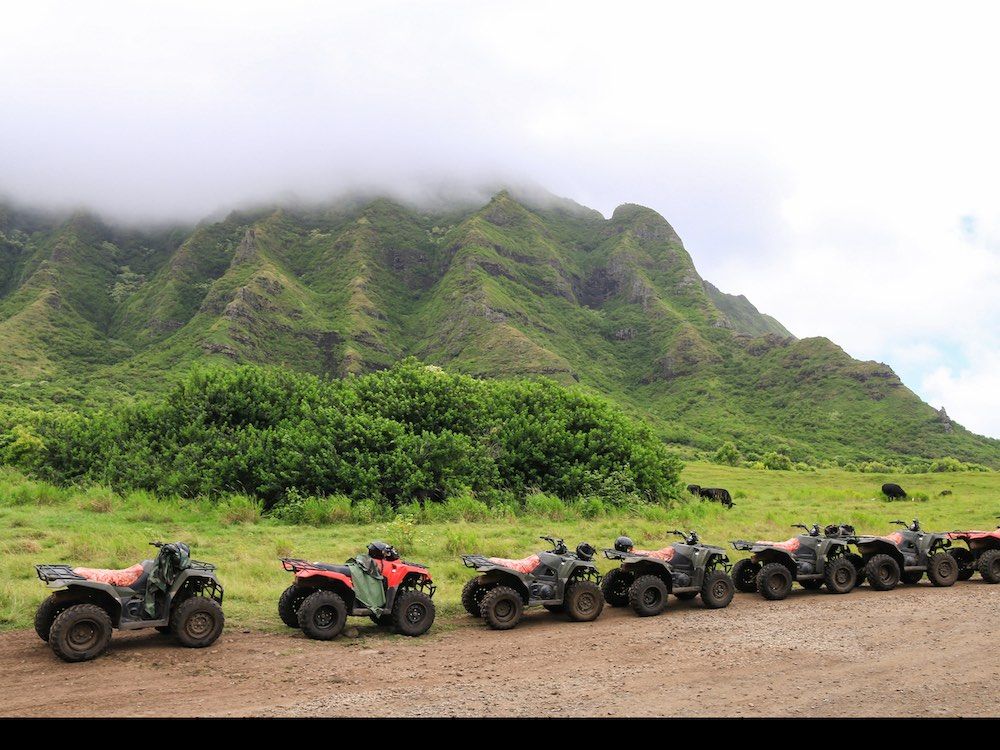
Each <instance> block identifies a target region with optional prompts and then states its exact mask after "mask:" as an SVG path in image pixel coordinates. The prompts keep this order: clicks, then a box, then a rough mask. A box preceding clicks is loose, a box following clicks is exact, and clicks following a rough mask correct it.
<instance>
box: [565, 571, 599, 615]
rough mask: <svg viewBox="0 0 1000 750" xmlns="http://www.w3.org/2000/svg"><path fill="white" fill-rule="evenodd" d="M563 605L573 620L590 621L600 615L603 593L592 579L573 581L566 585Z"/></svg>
mask: <svg viewBox="0 0 1000 750" xmlns="http://www.w3.org/2000/svg"><path fill="white" fill-rule="evenodd" d="M563 607H564V608H565V609H566V614H567V615H568V616H569V619H571V620H573V622H590V621H592V620H596V619H597V618H598V617H600V615H601V611H602V610H603V609H604V594H602V593H601V587H600V586H598V585H597V584H596V583H594V582H593V581H573V582H572V583H571V584H569V585H568V586H567V587H566V597H565V599H564V600H563Z"/></svg>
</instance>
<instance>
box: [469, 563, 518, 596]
mask: <svg viewBox="0 0 1000 750" xmlns="http://www.w3.org/2000/svg"><path fill="white" fill-rule="evenodd" d="M476 572H478V573H479V582H480V583H482V584H488V583H496V584H501V583H502V584H503V585H504V586H510V587H511V588H512V589H514V590H515V591H516V592H517V593H519V594H520V595H521V599H523V600H524V603H525V605H527V604H528V600H529V599H530V598H531V594H530V592H529V591H528V584H527V578H528V576H527V574H525V573H518V572H517V571H514V570H511V569H510V568H504V567H502V566H500V565H484V566H483V567H481V568H476Z"/></svg>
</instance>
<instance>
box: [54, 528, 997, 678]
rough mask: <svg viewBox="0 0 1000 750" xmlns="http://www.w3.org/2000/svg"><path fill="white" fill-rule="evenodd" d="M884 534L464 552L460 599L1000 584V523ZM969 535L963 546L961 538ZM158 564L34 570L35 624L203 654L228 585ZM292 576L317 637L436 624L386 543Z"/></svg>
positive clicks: (289, 562) (92, 646) (528, 601)
mask: <svg viewBox="0 0 1000 750" xmlns="http://www.w3.org/2000/svg"><path fill="white" fill-rule="evenodd" d="M893 523H896V524H899V525H901V526H902V527H903V528H902V529H901V530H900V531H897V532H894V533H892V534H889V535H887V536H865V535H860V534H857V533H856V532H855V530H854V528H853V527H851V526H848V525H844V524H840V525H830V526H827V527H825V528H824V529H821V528H820V527H819V525H813V526H812V527H811V528H809V527H806V526H804V525H797V528H801V529H802V530H803V532H804V533H802V534H799V535H797V536H794V537H792V538H791V539H788V540H786V541H784V542H768V541H756V542H750V541H745V540H736V541H734V542H732V545H733V547H734V549H736V550H739V551H743V552H749V553H750V556H749V557H746V558H744V559H741V560H739V561H737V562H736V564H735V565H732V564H731V563H730V560H729V556H728V555H727V554H726V551H725V550H724V549H723V548H722V547H716V546H712V545H709V544H703V543H702V542H701V540H700V539H699V538H698V535H697V534H696V533H695V532H689V533H685V532H682V531H678V530H674V531H672V532H671V533H672V534H675V535H677V536H679V537H680V538H681V541H679V542H675V543H673V544H670V545H668V546H666V547H664V548H662V549H658V550H641V549H636V548H635V546H634V544H633V542H632V540H631V539H629V538H628V537H624V536H622V537H619V538H618V539H617V540H615V544H614V547H613V548H611V549H606V550H604V555H605V557H606V558H608V559H609V560H614V561H615V562H617V563H618V567H616V568H614V569H613V570H611V571H610V572H609V573H607V575H604V576H602V575H601V574H600V573H599V572H598V569H597V565H596V563H595V562H594V557H595V556H596V553H597V551H596V550H595V549H594V547H592V546H591V545H589V544H580V545H579V546H577V547H576V549H575V550H573V551H570V550H569V548H568V547H567V546H566V544H565V543H564V542H563V540H561V539H556V538H553V537H541V539H544V540H545V541H547V542H549V543H550V545H551V547H550V549H548V550H546V551H543V552H538V553H536V554H533V555H530V556H528V557H526V558H524V559H521V560H510V559H506V558H498V557H486V556H483V555H464V556H463V557H462V560H463V562H464V563H465V565H466V566H467V567H470V568H473V569H474V570H475V571H476V575H475V577H473V578H472V579H471V580H469V581H468V583H466V585H465V587H464V588H463V590H462V606H463V607H464V608H465V610H466V611H467V612H468V613H469V614H470V615H472V616H474V617H481V618H483V620H485V622H486V623H487V624H488V625H489V626H490V627H491V628H494V629H496V630H508V629H510V628H513V627H514V626H515V625H517V623H518V622H519V621H520V619H521V617H522V615H523V613H524V610H525V608H527V607H533V606H541V607H544V608H545V609H547V610H549V611H550V612H557V613H562V614H565V615H566V616H567V617H568V618H569V619H571V620H574V621H577V622H588V621H591V620H595V619H597V617H598V616H600V614H601V612H602V610H603V608H604V604H605V602H606V603H607V604H609V605H611V606H612V607H624V606H629V607H631V608H632V609H633V610H634V611H635V613H636V614H638V615H640V616H644V617H648V616H651V615H657V614H659V613H661V612H662V611H663V610H664V608H665V607H666V605H667V600H668V597H669V596H671V595H673V596H675V597H677V598H678V599H693V598H695V597H701V602H702V604H703V605H704V606H705V607H707V608H709V609H719V608H722V607H726V606H728V605H729V603H730V602H731V601H732V600H733V596H734V594H735V592H736V591H742V592H754V591H756V592H759V593H760V594H761V595H762V596H763V597H764V598H766V599H771V600H777V599H784V598H785V597H786V596H788V594H789V592H790V591H791V588H792V585H793V583H795V582H798V583H799V584H800V585H801V586H802V587H803V588H806V589H818V588H820V587H822V586H826V588H827V590H828V591H830V592H831V593H835V594H845V593H847V592H849V591H851V590H852V589H854V588H855V587H856V586H858V585H860V584H861V583H862V582H864V581H867V582H868V584H869V585H870V586H871V588H873V589H875V590H878V591H887V590H889V589H892V588H894V587H895V586H896V585H898V584H899V583H900V582H902V583H911V584H912V583H917V582H918V581H919V580H920V579H921V578H922V577H923V576H924V575H925V574H926V575H927V577H928V578H929V579H930V581H931V583H933V584H934V585H935V586H951V585H953V584H954V583H955V582H956V581H958V580H965V579H968V578H970V577H971V576H972V575H973V574H974V573H975V572H976V571H978V572H979V573H980V575H981V576H982V578H983V580H984V581H987V582H988V583H1000V527H997V529H996V530H994V531H953V532H925V531H924V530H923V529H921V527H920V523H919V521H917V520H916V519H914V520H913V522H912V523H910V524H907V523H905V522H903V521H894V522H893ZM959 541H960V542H964V544H965V546H964V547H960V546H955V545H954V544H953V542H959ZM152 544H154V545H155V546H156V547H157V548H158V549H159V553H158V554H157V557H156V559H154V560H145V561H143V562H141V563H137V564H136V565H133V566H132V567H131V568H125V569H124V570H103V569H93V568H81V567H76V568H74V567H70V566H68V565H37V566H35V567H36V570H37V572H38V577H39V578H40V579H41V580H42V581H44V582H45V583H46V584H47V585H48V586H49V587H50V588H52V589H55V591H54V593H53V594H52V595H51V596H49V598H48V599H46V600H45V601H44V602H42V604H41V605H40V606H39V608H38V611H37V613H36V615H35V630H36V632H37V633H38V635H39V637H40V638H41V639H42V640H45V641H48V643H49V644H50V646H51V647H52V649H53V651H55V653H56V654H57V655H58V656H60V657H61V658H62V659H64V660H66V661H84V660H87V659H92V658H94V657H95V656H98V655H99V654H101V653H103V652H104V651H105V650H106V649H107V647H108V645H109V643H110V640H111V632H112V630H113V629H115V628H117V629H120V630H136V629H140V628H156V629H157V630H158V631H160V632H161V633H164V634H168V635H172V636H174V637H175V638H176V639H177V640H178V641H179V642H180V643H181V644H182V645H184V646H189V647H192V648H202V647H205V646H208V645H210V644H212V643H214V642H215V640H216V639H217V638H218V637H219V635H220V634H221V633H222V629H223V625H224V622H225V618H224V616H223V613H222V599H223V588H222V584H221V583H219V581H218V579H217V578H216V574H215V566H213V565H211V564H209V563H204V562H199V561H196V560H192V559H191V557H190V550H189V549H188V547H187V545H186V544H183V543H181V542H175V543H172V544H164V543H162V542H153V543H152ZM281 563H282V565H283V566H284V568H285V570H287V571H288V572H290V573H293V574H294V576H295V578H294V581H293V583H292V585H291V586H289V587H288V588H287V589H285V591H284V592H282V594H281V596H280V597H279V600H278V614H279V616H280V618H281V621H282V622H283V623H284V624H286V625H288V626H289V627H293V628H301V629H302V631H303V632H304V633H305V634H306V635H307V636H309V637H310V638H315V639H318V640H330V639H332V638H335V637H337V636H338V635H339V634H340V633H341V632H342V631H343V629H344V627H345V625H346V621H347V617H348V616H356V617H368V618H370V619H371V620H372V621H373V622H375V623H376V624H378V625H382V626H388V627H391V628H393V629H394V630H395V631H396V632H398V633H400V634H402V635H408V636H419V635H422V634H424V633H426V632H427V631H428V630H429V629H430V627H431V625H432V624H433V622H434V615H435V608H434V600H433V596H434V592H435V590H436V587H435V586H434V584H433V583H432V580H431V574H430V571H429V570H428V568H427V566H426V565H423V564H421V563H414V562H408V561H406V560H403V559H401V558H400V556H399V553H398V552H397V551H396V550H395V549H394V548H393V547H392V546H391V545H389V544H386V543H385V542H372V543H371V544H370V545H368V549H367V554H364V555H358V556H355V557H352V558H351V559H350V560H348V561H347V562H345V563H344V564H342V565H335V564H329V563H322V562H309V561H306V560H301V559H297V558H281Z"/></svg>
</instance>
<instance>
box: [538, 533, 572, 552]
mask: <svg viewBox="0 0 1000 750" xmlns="http://www.w3.org/2000/svg"><path fill="white" fill-rule="evenodd" d="M538 538H539V539H541V540H543V541H546V542H549V543H550V544H551V545H552V551H553V552H555V553H556V554H557V555H565V554H566V553H567V552H568V551H569V550H568V548H567V547H566V543H565V542H564V541H563V540H562V539H556V538H554V537H551V536H540V537H538Z"/></svg>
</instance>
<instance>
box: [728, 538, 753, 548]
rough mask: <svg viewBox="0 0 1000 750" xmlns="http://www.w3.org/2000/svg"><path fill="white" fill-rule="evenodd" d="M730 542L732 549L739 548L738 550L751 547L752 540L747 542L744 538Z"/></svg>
mask: <svg viewBox="0 0 1000 750" xmlns="http://www.w3.org/2000/svg"><path fill="white" fill-rule="evenodd" d="M732 544H733V549H739V550H749V549H753V542H748V541H747V540H746V539H737V540H736V541H734V542H733V543H732Z"/></svg>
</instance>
